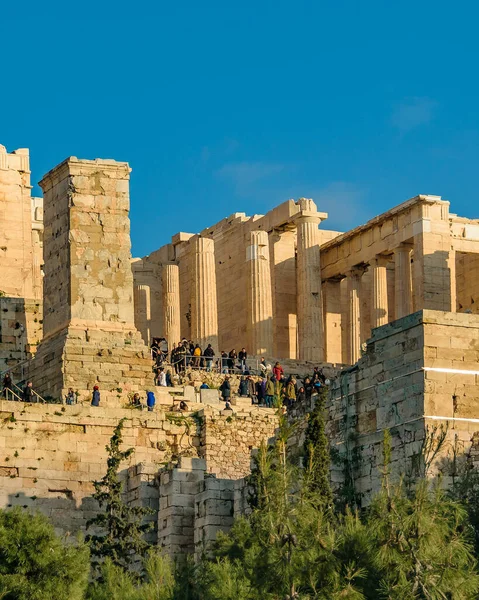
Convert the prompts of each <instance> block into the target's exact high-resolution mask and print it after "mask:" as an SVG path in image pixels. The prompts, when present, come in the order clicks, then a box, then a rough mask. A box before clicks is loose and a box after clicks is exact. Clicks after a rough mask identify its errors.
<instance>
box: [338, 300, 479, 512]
mask: <svg viewBox="0 0 479 600" xmlns="http://www.w3.org/2000/svg"><path fill="white" fill-rule="evenodd" d="M478 340H479V317H478V316H476V315H470V314H457V313H448V312H439V311H421V312H418V313H414V314H412V315H409V316H408V317H404V318H402V319H399V320H397V321H395V322H393V323H390V324H389V325H385V326H383V327H381V328H378V329H374V330H373V334H372V337H371V339H370V340H369V341H368V344H367V350H366V354H365V355H364V356H363V357H362V358H361V359H360V361H359V362H358V364H357V365H355V366H353V367H351V368H350V369H348V370H346V371H344V372H343V373H342V374H340V375H339V377H338V378H337V379H336V380H335V381H334V383H333V386H332V388H331V396H330V400H329V403H328V425H327V429H328V434H329V436H330V438H331V440H332V444H333V447H334V449H335V451H337V452H338V453H339V455H340V457H341V461H340V462H338V463H336V465H334V466H333V479H334V481H336V482H337V483H339V482H340V481H342V480H343V478H344V473H345V467H346V465H349V467H350V469H351V470H352V472H353V474H354V479H355V487H356V492H357V494H358V497H359V498H360V499H361V501H362V502H363V503H365V504H367V503H368V502H369V500H370V498H371V495H372V494H374V493H375V492H377V491H378V490H379V487H380V472H379V466H380V465H381V463H382V441H383V437H384V430H386V429H388V430H389V431H390V432H391V435H392V441H393V453H392V470H393V473H394V474H395V476H399V475H400V474H405V475H407V476H411V477H414V476H416V475H418V474H419V471H418V469H419V468H420V467H421V465H420V463H418V458H419V456H420V455H421V453H422V451H423V449H424V441H425V439H426V437H427V436H430V435H432V432H433V431H434V429H435V428H437V427H440V426H441V425H442V426H443V427H444V428H445V430H447V439H446V443H445V445H444V447H443V450H442V452H441V453H440V455H439V456H438V457H437V458H436V460H435V463H434V465H433V467H432V470H431V472H435V471H437V470H438V469H439V470H443V473H444V475H445V478H444V481H445V483H447V482H448V477H451V476H452V475H451V474H452V472H453V466H454V465H453V463H454V461H455V459H454V455H456V454H457V455H459V456H462V455H464V453H467V452H469V451H470V449H471V447H472V446H473V445H475V444H476V442H475V440H476V439H477V431H478V430H479V426H478V422H479V421H478V418H479V409H478V398H479V379H478V378H479V369H478V367H477V365H478V364H479V342H478ZM437 435H438V432H437V431H436V434H435V436H436V439H437ZM421 468H422V467H421Z"/></svg>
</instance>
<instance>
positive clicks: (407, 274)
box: [394, 244, 413, 319]
mask: <svg viewBox="0 0 479 600" xmlns="http://www.w3.org/2000/svg"><path fill="white" fill-rule="evenodd" d="M394 297H395V317H396V319H400V318H401V317H405V316H406V315H410V314H411V313H412V312H413V308H412V273H411V246H409V245H407V244H401V245H400V246H398V247H397V248H395V249H394Z"/></svg>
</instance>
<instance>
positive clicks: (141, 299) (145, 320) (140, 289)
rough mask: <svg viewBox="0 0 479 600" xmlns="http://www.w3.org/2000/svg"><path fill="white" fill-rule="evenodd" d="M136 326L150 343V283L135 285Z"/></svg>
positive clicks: (146, 342) (146, 341) (145, 340)
mask: <svg viewBox="0 0 479 600" xmlns="http://www.w3.org/2000/svg"><path fill="white" fill-rule="evenodd" d="M134 299H135V308H136V310H135V326H136V328H137V329H138V330H139V332H140V333H141V337H142V338H143V341H144V342H145V344H149V343H150V319H151V296H150V286H149V285H142V284H140V285H135V287H134Z"/></svg>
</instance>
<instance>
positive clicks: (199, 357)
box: [3, 338, 328, 411]
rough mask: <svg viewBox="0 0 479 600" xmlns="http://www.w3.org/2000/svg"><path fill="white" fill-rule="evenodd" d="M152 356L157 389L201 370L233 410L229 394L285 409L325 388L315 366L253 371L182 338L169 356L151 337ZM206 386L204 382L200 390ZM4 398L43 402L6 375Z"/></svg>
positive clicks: (243, 357)
mask: <svg viewBox="0 0 479 600" xmlns="http://www.w3.org/2000/svg"><path fill="white" fill-rule="evenodd" d="M151 351H152V357H153V359H154V363H155V364H154V372H155V380H156V381H155V383H156V385H157V386H160V387H173V386H174V382H173V379H174V374H176V375H180V374H181V373H183V372H184V371H185V370H186V369H187V368H192V369H201V370H204V371H205V372H206V373H210V372H212V371H213V370H214V371H215V372H217V373H221V374H223V375H224V378H223V380H222V382H221V385H220V386H219V392H220V394H221V398H222V400H223V401H224V402H225V408H227V409H229V408H231V402H230V401H231V397H232V396H233V392H235V395H236V396H238V397H240V398H250V400H251V403H252V404H255V405H258V406H264V407H267V408H272V407H273V406H283V407H285V409H286V410H287V409H288V408H291V407H293V406H294V405H295V404H296V403H299V402H302V401H305V400H309V399H310V398H311V396H312V395H313V394H314V393H317V392H318V391H319V389H320V387H321V386H323V385H325V383H328V382H327V380H326V378H325V376H324V374H323V372H322V370H321V369H320V368H318V367H315V368H314V371H313V373H312V375H311V377H305V378H303V379H301V378H300V377H298V376H296V377H295V376H294V375H289V376H286V374H285V372H284V369H283V367H282V366H281V364H280V363H279V362H276V363H275V364H274V365H271V364H269V363H267V362H266V360H265V358H261V361H260V362H259V363H257V364H255V368H254V369H252V368H251V367H250V366H248V353H247V350H246V348H242V349H241V351H240V352H238V353H237V352H236V350H235V349H232V350H231V351H230V352H229V353H226V352H224V351H222V352H220V354H219V356H217V357H216V354H215V351H214V349H213V347H212V345H211V344H208V345H207V347H206V348H205V349H204V351H203V350H202V349H201V347H200V345H199V344H195V343H193V342H192V341H188V340H186V339H183V340H182V341H181V342H180V343H178V344H177V345H174V346H173V348H172V350H171V351H168V344H167V341H166V340H165V339H164V338H154V339H153V343H152V345H151ZM233 374H239V375H240V381H239V387H238V389H237V390H236V389H235V390H232V387H231V375H233ZM236 381H237V380H236ZM208 387H209V386H208V385H207V384H206V383H205V382H203V383H202V385H201V386H200V389H205V388H208ZM235 387H236V386H235ZM77 395H78V394H77V393H76V392H75V391H74V390H73V388H69V390H68V393H67V394H66V396H65V398H64V399H63V402H64V403H65V404H67V405H73V404H76V403H77ZM3 397H4V398H6V399H7V400H23V401H24V402H29V403H31V402H38V401H39V400H40V401H42V400H43V399H41V397H40V396H39V395H38V394H36V392H34V390H33V387H32V382H31V381H28V382H26V384H25V386H24V387H23V388H20V387H18V386H16V385H15V384H14V383H13V381H12V376H11V373H9V372H7V373H6V374H5V375H4V378H3ZM100 399H101V396H100V389H99V387H98V385H95V386H94V387H93V391H92V396H91V406H100ZM130 405H131V406H132V407H134V408H143V403H142V400H141V397H140V394H139V393H135V394H133V396H132V397H131V399H130ZM154 406H155V395H154V392H153V391H148V392H147V394H146V407H147V409H148V410H149V411H152V410H153V408H154ZM179 409H180V410H187V409H188V406H187V404H186V402H184V401H182V402H181V403H180V405H179Z"/></svg>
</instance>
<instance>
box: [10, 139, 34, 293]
mask: <svg viewBox="0 0 479 600" xmlns="http://www.w3.org/2000/svg"><path fill="white" fill-rule="evenodd" d="M29 163H30V161H29V154H28V149H26V148H20V149H18V150H15V151H14V152H12V153H11V154H9V153H7V151H6V149H5V147H4V146H1V145H0V217H1V225H2V226H1V227H0V290H1V291H2V292H3V293H4V294H5V295H6V296H13V297H17V298H29V299H32V298H35V297H36V298H39V297H41V290H38V289H35V285H34V281H37V280H38V277H39V272H40V271H39V270H40V265H38V264H37V265H35V267H36V272H34V259H33V254H34V253H33V239H32V198H31V185H30V164H29ZM34 291H36V292H37V295H36V296H35V293H34ZM38 292H40V295H38Z"/></svg>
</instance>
